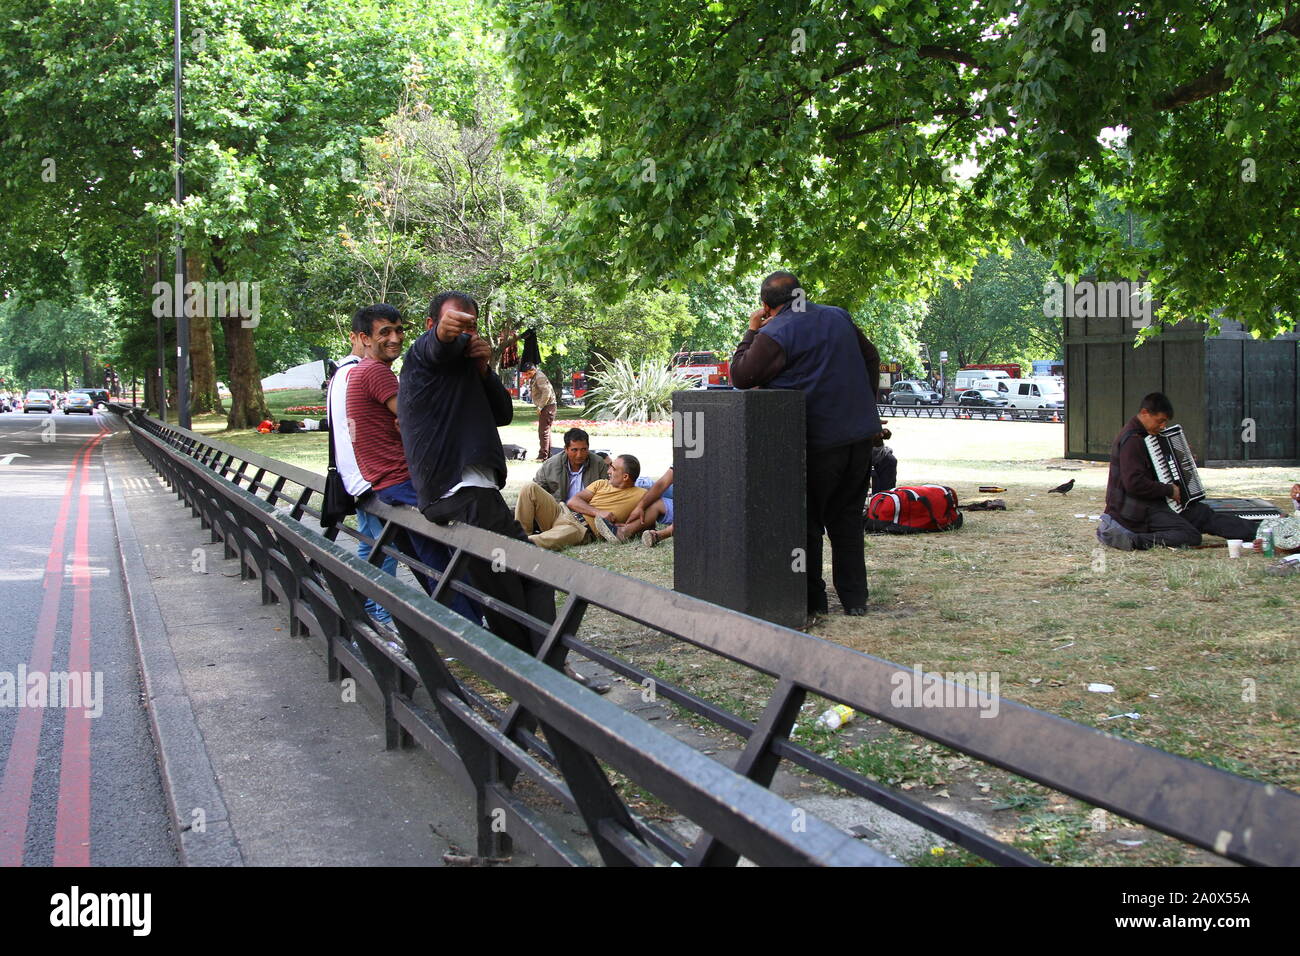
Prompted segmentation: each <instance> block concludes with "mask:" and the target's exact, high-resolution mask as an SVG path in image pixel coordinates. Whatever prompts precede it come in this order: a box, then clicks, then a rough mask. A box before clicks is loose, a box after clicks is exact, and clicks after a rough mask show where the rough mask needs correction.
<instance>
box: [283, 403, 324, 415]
mask: <svg viewBox="0 0 1300 956" xmlns="http://www.w3.org/2000/svg"><path fill="white" fill-rule="evenodd" d="M284 412H285V414H286V415H324V414H325V406H324V405H291V406H289V407H288V408H286V409H285V410H284Z"/></svg>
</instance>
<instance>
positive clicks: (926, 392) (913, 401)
mask: <svg viewBox="0 0 1300 956" xmlns="http://www.w3.org/2000/svg"><path fill="white" fill-rule="evenodd" d="M889 404H891V405H942V404H943V396H942V395H940V394H939V393H938V392H936V391H935V390H934V389H932V388H930V387H929V386H927V385H926V384H925V383H924V382H915V381H908V380H904V381H901V382H895V383H894V387H893V388H891V389H890V390H889Z"/></svg>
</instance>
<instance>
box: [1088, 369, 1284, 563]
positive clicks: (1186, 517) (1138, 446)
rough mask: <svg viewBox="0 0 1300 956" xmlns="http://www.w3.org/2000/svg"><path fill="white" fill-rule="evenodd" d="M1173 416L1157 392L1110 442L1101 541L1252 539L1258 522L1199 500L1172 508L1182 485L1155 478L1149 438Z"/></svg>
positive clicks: (1135, 545) (1133, 544)
mask: <svg viewBox="0 0 1300 956" xmlns="http://www.w3.org/2000/svg"><path fill="white" fill-rule="evenodd" d="M1173 417H1174V406H1173V404H1172V403H1171V402H1170V401H1169V399H1168V398H1167V397H1166V396H1165V395H1163V394H1162V393H1160V392H1152V393H1151V394H1150V395H1147V396H1146V397H1145V398H1143V399H1142V405H1141V407H1140V408H1139V409H1138V413H1137V414H1136V415H1135V416H1133V417H1132V418H1130V419H1129V421H1128V424H1127V425H1125V426H1124V430H1123V431H1121V432H1120V433H1119V435H1118V437H1116V439H1115V442H1114V444H1113V445H1111V449H1110V476H1109V478H1108V479H1107V481H1106V511H1105V513H1103V514H1102V516H1101V520H1100V521H1099V522H1098V525H1097V540H1098V541H1100V542H1101V543H1102V544H1104V545H1108V546H1109V547H1112V548H1117V549H1118V550H1120V551H1146V550H1149V549H1150V548H1153V547H1156V546H1159V545H1163V546H1164V547H1168V548H1189V547H1190V548H1194V547H1196V546H1197V545H1199V544H1200V543H1201V535H1202V533H1204V534H1213V535H1217V536H1219V537H1221V538H1240V539H1241V540H1243V541H1249V540H1252V539H1253V538H1254V537H1255V529H1256V527H1258V524H1259V523H1258V522H1256V521H1247V520H1245V519H1244V518H1238V517H1237V516H1236V515H1229V514H1221V513H1219V512H1217V511H1215V510H1214V509H1213V508H1211V507H1209V506H1208V505H1206V504H1204V503H1203V502H1200V501H1197V502H1194V503H1193V504H1190V505H1188V506H1187V507H1186V508H1184V509H1183V510H1182V511H1181V512H1176V511H1174V510H1173V509H1172V508H1170V507H1169V502H1168V499H1170V498H1172V499H1173V500H1174V501H1178V500H1179V499H1180V492H1179V489H1178V486H1177V485H1172V484H1165V483H1163V482H1161V481H1158V480H1156V469H1155V465H1153V464H1152V463H1151V455H1150V453H1149V452H1148V451H1147V447H1146V441H1145V439H1146V437H1147V436H1148V435H1158V434H1160V432H1161V431H1163V430H1164V427H1165V426H1166V425H1167V424H1169V420H1170V419H1171V418H1173Z"/></svg>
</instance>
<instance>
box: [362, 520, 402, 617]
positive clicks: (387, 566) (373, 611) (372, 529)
mask: <svg viewBox="0 0 1300 956" xmlns="http://www.w3.org/2000/svg"><path fill="white" fill-rule="evenodd" d="M357 528H358V530H360V531H361V533H362V534H364V535H365V536H366V537H367V538H370V539H372V540H374V539H377V538H378V537H379V534H380V532H381V531H383V530H384V523H383V522H382V521H380V520H379V519H378V518H376V517H375V516H374V515H372V514H371V513H370V512H369V511H367V510H366V509H365V508H358V509H357ZM370 551H371V547H370V542H368V541H362V540H361V539H359V538H358V539H357V557H359V558H360V559H361V560H362V561H365V560H366V559H367V558H369V557H370ZM380 566H381V567H382V568H383V569H384V573H385V574H391V575H393V576H394V577H396V576H397V559H396V558H394V557H392V556H391V555H385V556H384V561H383V564H382V565H380ZM366 613H367V614H369V615H370V616H371V617H373V618H374V619H375V620H376V621H378V622H379V623H381V624H387V623H388V622H389V621H391V620H392V619H393V615H391V614H389V613H388V612H387V611H386V610H384V608H383V607H381V606H380V605H378V604H376V603H375V602H374V601H371V600H369V599H367V600H366Z"/></svg>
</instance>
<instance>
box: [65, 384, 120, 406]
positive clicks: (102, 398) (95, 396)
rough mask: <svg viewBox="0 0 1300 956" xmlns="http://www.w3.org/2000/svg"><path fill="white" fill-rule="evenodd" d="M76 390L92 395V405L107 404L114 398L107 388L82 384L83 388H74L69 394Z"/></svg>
mask: <svg viewBox="0 0 1300 956" xmlns="http://www.w3.org/2000/svg"><path fill="white" fill-rule="evenodd" d="M74 392H82V393H84V394H85V395H88V396H89V397H90V402H91V404H92V405H107V404H108V403H109V402H111V401H112V400H113V398H112V396H111V395H109V394H108V389H106V388H91V387H90V386H82V387H81V388H74V389H73V390H72V392H69V394H72V393H74Z"/></svg>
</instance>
